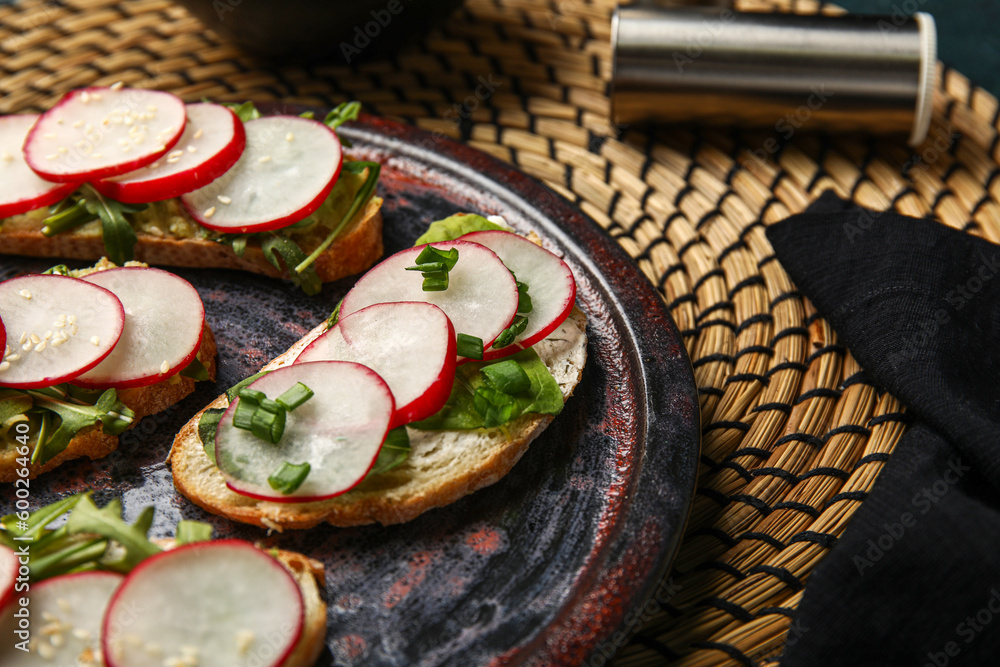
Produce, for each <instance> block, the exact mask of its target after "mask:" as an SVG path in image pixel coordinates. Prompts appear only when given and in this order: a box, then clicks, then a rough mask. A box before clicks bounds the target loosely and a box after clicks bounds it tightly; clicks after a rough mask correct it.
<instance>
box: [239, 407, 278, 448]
mask: <svg viewBox="0 0 1000 667" xmlns="http://www.w3.org/2000/svg"><path fill="white" fill-rule="evenodd" d="M272 402H273V401H272ZM285 415H286V413H285V409H284V408H282V407H280V406H279V408H278V411H277V412H270V411H268V410H267V409H266V408H265V407H264V406H263V405H261V406H260V407H259V408H258V409H257V411H256V412H254V413H253V417H252V418H251V421H250V430H251V432H253V434H254V435H255V436H257V437H258V438H260V439H261V440H267V441H268V442H270V443H271V444H272V445H276V444H278V442H279V441H280V440H281V435H282V434H283V433H284V432H285ZM234 416H235V415H234Z"/></svg>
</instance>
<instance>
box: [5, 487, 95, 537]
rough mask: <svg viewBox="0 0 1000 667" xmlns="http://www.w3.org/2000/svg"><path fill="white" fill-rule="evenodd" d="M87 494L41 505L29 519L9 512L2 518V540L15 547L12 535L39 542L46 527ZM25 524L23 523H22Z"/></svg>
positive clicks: (79, 494)
mask: <svg viewBox="0 0 1000 667" xmlns="http://www.w3.org/2000/svg"><path fill="white" fill-rule="evenodd" d="M84 495H85V494H83V493H78V494H76V495H72V496H67V497H66V498H63V499H61V500H57V501H56V502H54V503H51V504H49V505H46V506H45V507H41V508H39V509H37V510H35V511H34V512H32V513H31V514H29V515H28V518H27V520H25V521H22V520H20V519H18V517H17V515H16V514H8V515H7V516H5V517H3V518H2V519H0V527H2V528H3V530H2V532H0V542H2V543H3V544H5V545H7V546H8V547H11V548H14V545H15V544H16V542H15V541H14V540H12V539H11V537H10V536H12V535H13V536H14V537H22V538H24V541H27V542H34V543H37V542H38V541H39V540H40V539H41V537H42V535H43V534H44V533H45V528H46V526H48V525H49V524H50V523H52V522H53V521H55V520H56V519H58V518H59V517H61V516H62V515H63V514H65V513H66V512H68V511H70V510H71V509H73V508H74V507H75V506H76V504H77V503H78V502H80V499H81V498H83V497H84ZM22 523H23V524H24V525H21V524H22Z"/></svg>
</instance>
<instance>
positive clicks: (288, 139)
mask: <svg viewBox="0 0 1000 667" xmlns="http://www.w3.org/2000/svg"><path fill="white" fill-rule="evenodd" d="M294 140H295V135H294V134H292V133H291V132H289V133H288V134H286V135H285V141H294Z"/></svg>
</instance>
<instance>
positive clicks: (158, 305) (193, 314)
mask: <svg viewBox="0 0 1000 667" xmlns="http://www.w3.org/2000/svg"><path fill="white" fill-rule="evenodd" d="M83 280H85V281H87V282H88V283H91V284H94V285H98V286H100V287H103V288H105V289H107V290H109V291H110V292H112V293H113V294H114V295H115V296H117V297H118V299H119V300H120V301H121V302H122V306H123V307H124V309H125V327H124V330H123V331H122V336H121V339H120V340H119V341H118V344H117V345H115V349H113V350H112V351H111V354H109V355H108V356H107V357H105V358H104V360H103V361H101V363H99V364H97V366H95V367H94V368H92V369H90V370H89V371H87V372H85V373H81V374H80V375H78V376H77V377H76V378H75V379H74V380H73V383H74V384H78V385H80V386H82V387H90V388H102V389H103V388H107V387H117V388H124V387H141V386H145V385H150V384H155V383H157V382H159V381H161V380H163V379H166V378H168V377H170V376H171V375H174V374H175V373H177V372H178V371H181V370H183V369H184V368H185V367H186V366H187V365H188V364H190V363H191V362H192V361H193V360H194V358H195V355H197V353H198V348H199V347H200V346H201V338H202V332H203V331H204V327H205V306H204V304H202V301H201V297H200V296H198V291H197V290H196V289H195V288H194V287H193V286H192V285H191V283H189V282H188V281H186V280H184V279H183V278H181V277H180V276H176V275H174V274H172V273H168V272H167V271H163V270H161V269H153V268H147V267H140V266H126V267H118V268H115V269H108V270H105V271H98V272H96V273H91V274H90V275H88V276H85V277H84V278H83Z"/></svg>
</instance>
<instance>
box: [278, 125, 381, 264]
mask: <svg viewBox="0 0 1000 667" xmlns="http://www.w3.org/2000/svg"><path fill="white" fill-rule="evenodd" d="M331 113H332V112H331ZM341 169H343V170H346V171H348V172H350V173H352V174H359V175H360V174H362V173H364V171H365V170H366V169H367V170H368V177H367V178H366V179H365V182H364V183H362V185H361V187H360V188H359V189H358V192H357V193H356V194H355V195H354V200H353V201H352V202H351V205H350V207H348V209H347V212H346V213H344V217H342V218H341V219H340V222H339V223H337V225H336V226H335V227H334V228H333V229H332V230H330V233H329V234H327V236H326V238H325V239H323V242H322V243H320V244H319V245H318V246H317V247H316V249H315V250H313V251H312V252H311V253H310V254H309V256H308V257H306V258H305V259H303V260H302V261H301V262H299V263H298V264H297V265H295V273H302V272H304V271H306V270H307V269H308V268H309V267H310V266H312V264H313V262H315V261H316V260H317V259H318V258H319V256H320V255H322V254H323V252H324V251H325V250H326V249H327V248H329V247H330V244H331V243H333V242H334V240H335V239H336V238H337V237H338V236H340V234H341V233H342V232H343V231H344V229H345V228H346V227H347V225H348V223H349V222H350V221H351V220H353V219H354V216H355V215H357V213H358V211H360V210H361V207H362V206H363V205H364V204H365V202H367V201H368V199H369V198H370V197H371V196H372V194H373V193H374V192H375V185H376V184H377V183H378V177H379V174H380V173H381V171H382V165H381V164H379V163H378V162H362V161H355V162H345V163H344V165H343V167H341ZM289 266H291V264H289Z"/></svg>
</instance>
